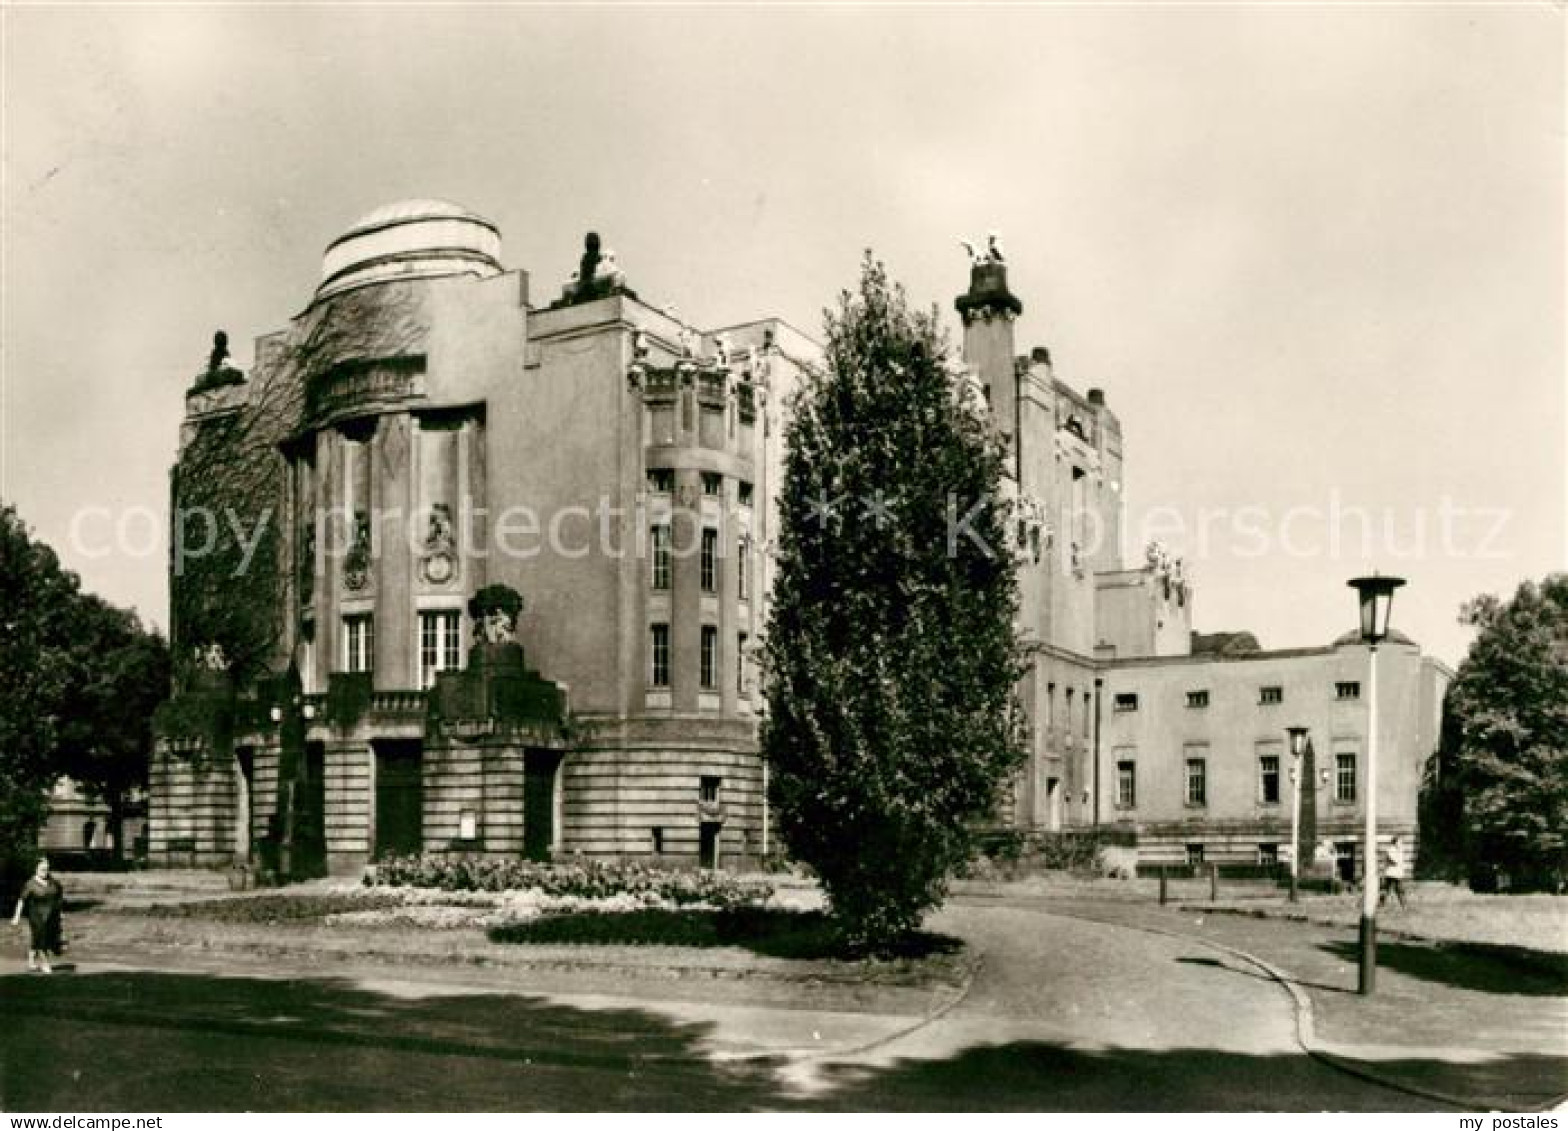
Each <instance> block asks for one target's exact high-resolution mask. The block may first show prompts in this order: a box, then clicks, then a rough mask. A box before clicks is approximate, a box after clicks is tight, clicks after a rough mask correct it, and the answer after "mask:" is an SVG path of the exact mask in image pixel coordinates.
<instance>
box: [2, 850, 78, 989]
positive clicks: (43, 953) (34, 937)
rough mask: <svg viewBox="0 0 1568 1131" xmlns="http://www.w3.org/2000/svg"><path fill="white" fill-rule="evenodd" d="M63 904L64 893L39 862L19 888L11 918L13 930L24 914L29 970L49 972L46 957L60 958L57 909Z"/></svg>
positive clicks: (42, 863)
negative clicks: (25, 915) (20, 892)
mask: <svg viewBox="0 0 1568 1131" xmlns="http://www.w3.org/2000/svg"><path fill="white" fill-rule="evenodd" d="M64 903H65V889H64V888H62V887H61V886H60V881H59V880H57V879H55V878H54V877H53V876H51V875H50V874H49V861H48V860H47V859H41V860H39V861H38V867H37V868H36V869H35V870H34V871H33V878H32V879H30V880H28V881H27V883H26V884H25V885H24V886H23V887H22V896H21V898H20V899H18V900H17V901H16V913H15V914H14V915H12V916H11V926H13V927H14V926H16V925H17V924H18V923H20V922H21V921H22V913H23V912H24V911H25V912H26V913H27V928H28V931H29V932H30V937H29V939H28V949H27V968H28V969H29V970H42V971H43V972H44V973H45V974H48V973H51V972H52V969H53V968H52V967H51V966H50V965H49V956H50V955H51V954H53V955H55V956H56V957H58V956H59V954H60V907H61V905H62V904H64Z"/></svg>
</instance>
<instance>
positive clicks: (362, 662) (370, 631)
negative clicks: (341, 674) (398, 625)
mask: <svg viewBox="0 0 1568 1131" xmlns="http://www.w3.org/2000/svg"><path fill="white" fill-rule="evenodd" d="M375 651H376V629H375V622H374V621H373V620H372V619H371V617H370V614H369V613H364V614H361V615H357V616H351V617H344V618H343V670H344V671H346V672H368V671H370V670H371V668H372V666H373V665H374V663H375V660H374V656H375Z"/></svg>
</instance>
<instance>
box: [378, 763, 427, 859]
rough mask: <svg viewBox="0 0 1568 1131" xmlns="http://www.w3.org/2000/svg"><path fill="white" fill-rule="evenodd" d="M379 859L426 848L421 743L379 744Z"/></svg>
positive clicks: (415, 852) (414, 853) (413, 852)
mask: <svg viewBox="0 0 1568 1131" xmlns="http://www.w3.org/2000/svg"><path fill="white" fill-rule="evenodd" d="M375 751H376V855H377V856H382V855H385V854H388V853H399V854H404V855H417V854H418V853H420V852H422V851H424V847H425V782H424V768H425V767H424V763H425V757H424V756H425V751H424V747H423V745H421V744H420V743H419V742H418V741H417V740H389V741H385V742H377V743H376V744H375Z"/></svg>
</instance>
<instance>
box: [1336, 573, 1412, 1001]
mask: <svg viewBox="0 0 1568 1131" xmlns="http://www.w3.org/2000/svg"><path fill="white" fill-rule="evenodd" d="M1404 583H1405V581H1404V579H1403V578H1400V577H1380V576H1378V575H1377V574H1373V575H1372V576H1371V577H1356V578H1352V579H1351V580H1350V581H1349V582H1348V584H1349V585H1350V587H1351V588H1352V589H1354V590H1355V591H1356V597H1357V600H1358V602H1359V604H1360V611H1361V639H1362V641H1363V642H1364V643H1365V644H1366V645H1367V652H1368V670H1367V778H1366V791H1367V799H1366V805H1365V806H1364V812H1365V813H1366V832H1365V835H1364V836H1363V838H1362V840H1363V848H1362V855H1363V857H1364V861H1363V863H1362V866H1361V976H1360V982H1359V985H1358V991H1359V992H1360V993H1362V994H1370V993H1372V991H1373V989H1374V988H1375V986H1376V983H1377V902H1378V894H1379V885H1378V875H1377V646H1378V642H1379V641H1381V640H1383V639H1384V638H1385V637H1387V636H1388V616H1389V611H1390V609H1392V607H1393V604H1394V590H1396V589H1398V588H1399V587H1400V586H1401V585H1403V584H1404Z"/></svg>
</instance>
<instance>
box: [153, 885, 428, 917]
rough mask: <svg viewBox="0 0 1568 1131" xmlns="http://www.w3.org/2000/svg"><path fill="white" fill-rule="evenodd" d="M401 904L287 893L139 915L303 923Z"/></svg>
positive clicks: (390, 899)
mask: <svg viewBox="0 0 1568 1131" xmlns="http://www.w3.org/2000/svg"><path fill="white" fill-rule="evenodd" d="M401 902H402V900H401V899H399V898H398V897H397V896H395V895H393V894H391V893H389V892H386V893H383V892H366V891H345V892H288V893H278V894H275V895H253V896H238V897H236V898H234V899H203V900H198V901H195V902H192V903H155V904H152V905H151V906H149V907H146V908H144V909H142V911H141V914H144V915H148V916H151V917H152V918H154V919H209V920H212V921H215V922H219V923H302V922H306V921H309V920H313V919H325V918H327V917H328V916H332V915H342V914H345V913H348V912H364V911H377V910H383V909H386V908H390V907H396V906H398V905H399V904H400V903H401Z"/></svg>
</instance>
